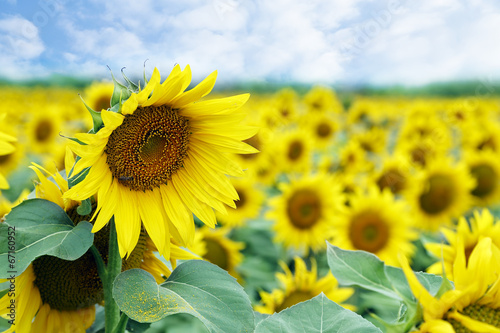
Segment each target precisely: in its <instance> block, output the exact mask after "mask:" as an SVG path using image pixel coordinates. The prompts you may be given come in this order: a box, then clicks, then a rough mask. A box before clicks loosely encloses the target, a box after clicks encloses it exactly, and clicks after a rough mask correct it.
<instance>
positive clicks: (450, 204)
mask: <svg viewBox="0 0 500 333" xmlns="http://www.w3.org/2000/svg"><path fill="white" fill-rule="evenodd" d="M474 183H475V182H474V179H473V178H472V177H471V176H470V175H469V173H468V171H467V168H466V167H465V165H464V164H463V163H457V164H456V165H452V162H451V161H450V160H449V159H444V158H441V159H435V160H432V161H431V163H429V164H428V165H427V166H426V168H425V169H423V170H420V171H419V172H418V173H417V175H416V176H415V179H414V182H413V186H412V187H411V188H410V189H408V191H406V192H405V196H406V198H407V201H408V202H409V203H410V204H411V206H412V207H413V209H412V211H413V213H414V214H415V215H416V218H417V220H418V225H417V226H418V227H419V228H422V229H425V230H430V231H436V230H438V229H439V228H440V227H441V226H443V225H446V224H449V223H450V222H451V219H452V218H457V217H459V216H461V215H462V213H464V212H465V211H467V210H468V209H469V207H470V205H471V203H472V198H471V194H470V192H471V191H472V190H473V188H474V186H475V185H474Z"/></svg>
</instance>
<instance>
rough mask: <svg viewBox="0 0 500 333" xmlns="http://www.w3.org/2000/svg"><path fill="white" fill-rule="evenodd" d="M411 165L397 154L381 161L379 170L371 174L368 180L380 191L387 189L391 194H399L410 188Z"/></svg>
mask: <svg viewBox="0 0 500 333" xmlns="http://www.w3.org/2000/svg"><path fill="white" fill-rule="evenodd" d="M410 170H411V165H410V163H409V161H408V159H406V158H404V157H403V156H401V155H399V154H395V155H393V156H389V157H386V158H383V159H382V167H381V168H380V170H377V171H374V172H373V173H371V175H370V178H371V180H372V182H373V183H374V184H376V185H377V186H378V188H379V189H380V190H383V189H384V188H388V189H390V190H391V192H392V193H393V194H401V193H402V192H403V191H404V190H406V189H408V188H409V187H410V186H411V181H412V177H411V174H410Z"/></svg>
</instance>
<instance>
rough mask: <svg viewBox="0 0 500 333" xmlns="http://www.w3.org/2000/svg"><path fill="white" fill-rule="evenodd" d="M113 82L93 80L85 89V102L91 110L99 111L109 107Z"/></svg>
mask: <svg viewBox="0 0 500 333" xmlns="http://www.w3.org/2000/svg"><path fill="white" fill-rule="evenodd" d="M113 87H114V85H113V82H93V83H92V84H91V85H90V86H88V87H87V88H86V89H85V93H84V96H85V103H86V104H87V105H88V106H89V107H91V108H92V110H96V111H101V110H107V109H109V108H110V107H111V96H112V95H113Z"/></svg>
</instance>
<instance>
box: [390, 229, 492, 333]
mask: <svg viewBox="0 0 500 333" xmlns="http://www.w3.org/2000/svg"><path fill="white" fill-rule="evenodd" d="M457 245H458V246H457V256H456V258H455V260H454V262H453V272H454V277H455V280H454V289H451V290H448V291H446V292H445V293H444V294H442V295H441V296H440V297H439V298H434V297H433V296H432V295H431V294H430V293H429V292H428V291H427V289H425V287H424V286H423V285H421V284H420V281H419V280H418V279H417V277H416V275H415V274H414V272H413V271H412V270H411V268H410V265H409V264H408V261H407V260H406V258H405V257H404V256H401V257H400V262H401V266H402V268H403V271H404V273H405V276H406V279H407V280H408V283H409V285H410V288H411V290H412V292H413V295H414V296H415V298H416V299H417V300H418V302H419V303H420V306H421V307H422V309H423V323H422V324H421V325H420V327H418V329H419V332H422V333H423V332H426V333H443V332H449V333H454V332H492V333H493V332H500V320H499V310H500V283H499V278H500V276H499V272H500V250H499V249H498V248H497V247H496V246H495V245H494V244H492V242H491V239H490V238H488V237H486V238H483V239H481V240H480V241H479V243H478V244H477V246H476V247H475V248H474V249H473V250H472V253H471V254H470V257H469V260H468V261H467V260H466V253H465V249H464V244H463V242H462V240H460V238H459V241H458V243H457Z"/></svg>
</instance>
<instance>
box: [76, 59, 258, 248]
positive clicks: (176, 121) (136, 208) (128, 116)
mask: <svg viewBox="0 0 500 333" xmlns="http://www.w3.org/2000/svg"><path fill="white" fill-rule="evenodd" d="M216 74H217V73H216V72H214V73H212V74H210V75H209V76H208V77H207V78H206V79H205V80H203V81H202V82H201V83H200V84H199V85H197V86H196V87H194V88H193V89H191V90H189V91H184V90H185V89H186V88H187V86H188V85H189V83H190V81H191V70H190V68H189V66H186V68H185V69H184V71H181V69H180V67H179V66H178V65H177V66H175V67H174V69H173V70H172V72H171V73H170V75H169V76H168V78H167V79H166V80H165V81H164V82H163V83H160V73H159V72H158V70H157V69H156V68H155V70H154V72H153V75H152V77H151V79H150V80H149V82H148V84H147V85H146V86H145V87H144V89H142V90H137V91H136V92H131V93H130V97H129V98H128V99H127V100H126V101H125V102H123V104H121V105H120V107H119V110H118V112H113V111H107V110H102V112H101V115H102V120H103V123H104V127H103V128H101V129H100V130H99V131H98V132H97V133H96V134H77V135H76V138H77V139H79V140H80V141H81V142H83V143H84V144H83V145H79V144H76V143H74V142H72V143H71V147H72V149H73V150H74V152H75V153H76V154H77V155H79V156H80V157H81V159H80V160H79V161H78V162H77V163H76V165H75V168H74V173H75V174H76V173H78V172H81V171H82V170H84V169H85V168H90V170H89V171H88V175H87V176H86V177H85V179H84V180H83V181H82V182H80V183H79V184H77V185H76V186H74V187H73V188H71V189H70V190H69V191H68V192H66V197H68V198H73V199H78V200H82V199H85V198H88V197H90V196H92V195H94V194H97V197H98V206H97V210H96V213H95V214H94V217H96V221H95V224H94V228H93V232H96V231H98V230H100V229H101V228H103V227H104V226H105V225H106V224H107V223H108V221H109V220H110V218H111V217H112V216H113V215H114V216H115V221H116V229H117V235H118V245H119V250H120V254H121V256H122V257H123V256H125V255H126V254H127V253H130V252H131V251H132V250H133V249H134V247H135V245H136V244H137V241H138V239H139V234H140V231H141V220H142V223H143V225H144V226H145V228H146V230H147V232H148V234H149V235H150V237H151V238H152V240H153V242H154V243H155V245H156V246H157V248H158V249H159V251H160V253H161V254H162V255H164V256H165V257H167V258H168V256H169V241H168V240H169V239H170V234H171V235H173V237H174V238H175V239H176V240H178V241H179V242H180V243H181V244H182V245H187V244H189V243H191V242H192V240H193V237H194V223H193V215H192V213H194V214H195V215H196V216H197V217H198V218H199V219H200V220H202V221H203V222H204V223H206V224H207V225H209V226H210V227H214V226H215V224H216V219H215V214H214V211H213V210H212V208H215V209H216V210H218V211H220V212H224V211H225V210H226V208H225V206H224V204H226V205H228V206H230V207H235V204H234V202H233V200H236V199H238V195H237V193H236V191H235V190H234V188H233V186H232V185H231V182H230V181H229V179H228V178H227V177H226V175H225V174H228V175H232V176H242V170H241V168H240V167H239V165H237V164H236V163H235V162H234V161H233V160H232V159H231V158H229V156H230V154H231V153H239V154H243V153H255V152H257V150H256V149H254V148H253V147H251V146H249V145H247V144H245V143H243V142H241V140H244V139H247V138H249V137H251V136H252V135H254V134H255V132H256V131H255V128H252V127H249V126H243V125H241V124H240V122H241V121H242V119H243V118H244V117H245V114H244V113H243V112H238V111H236V110H237V109H238V108H239V107H240V106H241V105H243V104H244V103H245V102H246V101H247V100H248V97H249V95H248V94H243V95H238V96H233V97H228V98H221V99H215V100H205V101H199V102H198V100H199V99H200V98H201V97H203V96H205V95H207V94H208V93H209V92H210V91H211V90H212V88H213V86H214V84H215V79H216Z"/></svg>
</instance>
